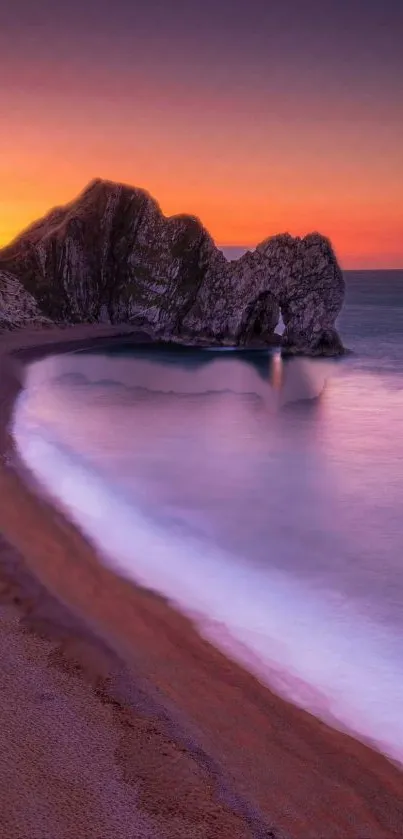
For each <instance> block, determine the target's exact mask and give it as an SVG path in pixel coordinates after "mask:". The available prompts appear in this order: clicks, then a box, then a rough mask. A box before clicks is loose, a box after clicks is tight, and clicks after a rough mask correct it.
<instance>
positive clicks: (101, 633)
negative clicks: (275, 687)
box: [0, 326, 403, 839]
mask: <svg viewBox="0 0 403 839" xmlns="http://www.w3.org/2000/svg"><path fill="white" fill-rule="evenodd" d="M124 332H125V330H122V329H119V330H118V329H116V328H109V327H92V326H80V327H72V328H71V329H70V328H69V329H63V330H46V331H44V332H38V331H36V332H35V333H34V332H31V333H28V332H21V333H11V334H9V335H5V336H3V337H2V339H1V343H0V372H1V383H0V388H1V394H0V395H1V409H0V410H1V414H0V423H1V428H0V446H1V451H0V455H1V466H0V497H1V504H0V532H1V533H2V535H3V538H2V541H1V543H0V557H1V565H0V592H1V612H0V613H1V616H2V628H1V636H0V646H1V648H2V659H3V673H4V674H5V678H4V679H3V683H2V690H1V692H0V702H1V711H2V714H3V720H5V721H6V722H5V723H4V724H3V727H2V734H1V737H2V740H3V742H2V749H1V753H2V755H4V758H3V760H2V763H1V769H2V789H4V790H6V788H7V793H3V796H2V802H1V817H2V830H3V832H2V836H4V837H5V839H8V837H10V839H23V838H24V837H30V839H42V837H47V836H49V837H52V839H58V838H59V837H66V839H67V837H69V836H71V835H72V834H73V833H74V835H80V836H84V837H87V836H88V837H102V838H103V837H105V838H106V837H108V836H111V837H112V836H117V835H118V836H119V837H120V836H121V837H126V836H127V837H137V836H138V837H148V836H150V837H151V836H152V837H159V836H161V837H182V836H183V837H200V839H202V838H203V837H207V838H208V837H215V836H217V837H224V839H225V837H228V839H230V838H231V837H234V839H236V837H238V836H239V837H253V838H254V837H256V838H257V837H259V839H260V837H262V839H263V837H272V839H274V837H275V838H276V839H280V837H291V839H294V837H295V839H297V837H298V838H299V837H301V839H305V838H307V837H312V839H331V837H352V838H353V837H354V839H355V837H357V839H384V837H385V839H386V837H392V836H395V837H397V836H401V835H402V827H401V826H402V824H403V776H402V773H401V770H400V768H399V767H397V766H394V765H393V764H392V763H391V762H390V761H388V760H387V759H386V758H385V757H384V756H382V755H381V754H379V753H378V752H376V751H375V750H371V749H370V748H369V747H367V746H365V745H363V744H362V743H360V742H358V741H357V740H355V739H354V738H352V737H350V736H348V735H346V734H343V733H340V732H338V731H336V730H333V729H331V728H330V727H328V726H327V725H325V724H324V723H322V722H320V721H319V720H317V719H316V718H315V717H313V716H312V715H310V714H309V713H307V712H305V711H303V710H301V709H298V708H296V707H294V706H293V705H291V704H289V703H287V702H286V701H285V700H283V699H281V698H279V697H277V696H276V695H274V694H273V693H271V692H270V690H268V689H267V688H266V687H264V686H263V685H262V684H260V682H259V681H258V680H257V679H255V678H254V677H253V676H252V675H250V674H249V673H248V672H247V671H246V670H243V669H242V668H241V667H240V666H239V665H237V664H235V663H233V662H232V661H229V660H228V659H227V658H225V657H224V655H222V653H220V652H219V651H218V650H216V649H215V648H214V647H213V646H212V645H210V644H209V643H208V642H207V641H205V640H203V639H202V638H201V637H200V636H199V635H198V633H197V632H196V630H195V628H194V627H193V625H192V624H191V622H190V621H189V620H188V619H187V618H185V617H184V616H182V615H180V614H179V613H177V612H175V611H174V610H173V609H172V607H171V606H170V605H169V604H168V603H167V602H166V600H165V599H164V598H162V597H160V596H158V595H156V594H155V593H153V592H150V591H146V590H144V589H142V588H140V587H137V586H135V585H134V584H133V583H132V582H129V581H127V580H125V579H122V578H120V577H118V576H116V575H115V574H114V573H113V572H112V571H111V570H110V569H108V568H107V567H105V566H104V565H102V564H101V563H100V561H99V559H98V557H97V555H96V552H95V550H94V549H93V548H92V546H91V545H90V544H89V543H88V542H87V540H86V539H85V538H84V536H83V535H82V534H81V533H80V532H79V531H78V529H77V528H76V527H75V526H73V524H72V523H71V522H69V521H68V520H66V519H65V518H64V517H63V515H62V514H61V513H60V512H59V511H58V510H57V509H56V508H55V507H54V506H53V504H52V503H51V502H50V501H46V500H45V499H44V497H41V496H40V495H39V494H38V493H37V492H36V490H35V482H34V481H32V479H30V476H29V475H28V473H27V471H26V469H25V468H24V467H23V465H22V464H21V463H19V462H18V458H17V456H16V452H15V450H14V446H13V438H12V435H11V434H10V420H11V417H12V410H13V404H14V401H15V399H16V397H17V395H18V393H19V391H20V389H21V386H22V384H23V366H24V365H25V364H27V363H29V361H30V360H33V359H36V358H39V357H43V356H45V355H47V354H49V353H51V352H56V351H57V352H62V351H68V350H69V349H70V350H71V349H75V348H79V347H80V346H88V345H89V344H91V342H94V344H95V343H100V342H102V341H103V340H110V337H111V335H114V334H117V333H122V334H123V333H124ZM126 332H130V330H126ZM135 339H136V336H135V335H134V336H133V340H135Z"/></svg>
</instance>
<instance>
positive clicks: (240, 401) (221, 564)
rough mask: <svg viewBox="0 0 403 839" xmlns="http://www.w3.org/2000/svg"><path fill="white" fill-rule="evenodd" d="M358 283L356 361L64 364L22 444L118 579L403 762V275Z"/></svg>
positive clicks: (348, 328)
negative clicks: (159, 597)
mask: <svg viewBox="0 0 403 839" xmlns="http://www.w3.org/2000/svg"><path fill="white" fill-rule="evenodd" d="M346 280H347V298H346V305H345V308H344V310H343V313H342V315H341V317H340V319H339V329H340V332H341V334H342V336H343V340H344V342H345V344H346V345H347V346H348V347H349V348H350V349H351V350H352V351H353V352H352V353H351V354H350V355H348V356H346V357H345V358H343V359H342V360H339V361H320V360H319V361H308V360H302V359H295V360H290V361H283V360H282V359H281V357H280V355H279V354H278V353H276V352H274V353H262V352H250V353H238V352H233V353H228V352H227V353H220V352H208V351H202V350H194V351H183V350H173V349H172V348H171V349H169V348H167V349H165V350H164V349H158V350H156V349H155V348H152V347H151V348H150V347H137V348H136V347H134V348H132V349H128V348H127V346H126V347H123V348H121V349H116V348H114V349H111V350H110V351H109V352H105V351H103V352H102V353H94V352H93V351H92V352H88V353H75V354H68V355H59V356H55V357H51V358H47V359H45V360H43V361H40V362H37V363H35V364H32V365H31V366H30V367H29V368H28V370H27V377H26V387H25V390H24V392H23V393H22V395H21V397H20V398H19V401H18V405H17V409H16V414H15V425H14V433H15V437H16V441H17V445H18V448H19V450H20V452H21V455H22V457H23V458H24V460H25V462H26V463H27V465H28V466H29V467H30V468H31V469H32V470H33V472H34V473H35V474H36V476H37V477H38V478H39V480H40V481H41V483H42V485H43V487H45V488H46V490H47V491H50V492H51V493H52V494H53V496H54V497H56V498H57V500H58V503H59V504H60V505H62V506H63V508H64V509H67V510H68V512H69V515H70V516H71V517H72V518H73V519H74V520H75V521H76V522H77V523H78V524H79V525H80V526H81V528H82V529H83V530H84V531H85V532H86V533H87V535H88V537H89V538H90V539H91V540H92V541H93V542H94V544H95V545H96V546H97V547H98V549H99V552H100V557H101V559H102V561H104V562H108V563H109V564H112V566H113V567H114V568H115V569H116V570H117V571H118V572H119V573H121V574H124V575H126V576H127V577H130V578H132V579H133V580H135V581H137V582H139V583H142V584H144V585H146V586H148V587H150V588H154V589H156V590H158V591H160V592H162V593H163V594H165V595H166V596H167V597H168V598H169V600H170V601H171V602H172V603H173V604H175V606H176V607H177V608H179V609H181V610H182V611H184V612H185V613H186V614H189V615H190V616H191V617H192V619H193V620H194V621H195V622H196V624H197V626H198V628H199V631H200V632H201V633H202V634H204V635H205V636H207V637H208V638H209V639H210V640H212V641H213V643H215V644H216V645H217V646H219V647H220V648H222V649H224V651H225V652H226V653H227V654H228V655H230V656H232V657H233V658H236V659H237V660H240V661H241V662H242V663H243V664H244V665H245V666H246V667H248V668H249V669H250V670H251V671H252V672H253V673H255V674H256V675H257V676H258V678H260V679H261V680H262V681H263V682H265V683H267V684H268V685H269V686H270V687H272V688H274V689H275V690H276V691H278V692H279V693H281V694H283V695H285V696H286V697H288V698H289V699H291V700H292V701H294V702H295V703H297V704H299V705H301V706H303V707H305V708H307V709H308V710H310V711H312V712H313V713H314V714H316V715H318V716H320V717H322V718H323V719H325V720H327V721H329V722H331V723H332V724H334V725H337V726H338V727H340V728H343V729H346V730H349V731H351V732H354V733H355V734H356V736H358V737H361V738H362V739H364V740H366V741H369V742H371V743H373V744H375V745H376V746H377V747H378V748H379V749H380V750H382V751H384V752H385V753H386V754H387V755H389V756H391V757H392V758H395V759H396V760H398V761H400V762H403V647H402V637H403V442H402V422H403V272H373V273H371V272H355V273H353V272H351V273H348V274H347V275H346Z"/></svg>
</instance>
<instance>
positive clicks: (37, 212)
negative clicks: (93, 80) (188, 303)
mask: <svg viewBox="0 0 403 839" xmlns="http://www.w3.org/2000/svg"><path fill="white" fill-rule="evenodd" d="M154 98H155V97H154ZM141 101H142V105H143V106H144V107H143V110H142V111H141V118H140V117H139V116H138V115H137V114H136V112H134V113H133V114H132V113H131V112H130V111H128V110H127V97H126V94H124V93H122V94H121V95H120V94H118V93H116V92H115V94H114V96H113V98H111V99H110V100H108V99H103V98H102V97H101V96H100V95H98V97H94V98H93V99H91V100H88V99H87V98H86V97H84V98H83V99H80V96H79V94H78V93H76V95H75V98H74V100H71V101H69V100H68V99H66V101H64V100H63V99H62V102H61V101H60V99H57V97H56V94H54V92H52V91H50V92H47V93H46V96H45V95H44V96H43V99H42V100H41V101H39V102H38V101H36V102H35V105H33V103H32V100H31V99H30V97H29V95H28V94H27V95H26V96H25V94H24V93H21V92H20V93H19V94H18V95H16V94H15V93H14V94H13V96H12V95H11V94H7V93H5V92H4V91H3V92H1V93H0V107H2V109H3V112H7V113H8V114H9V117H8V131H7V133H4V134H2V135H1V136H0V246H4V245H6V244H7V243H8V242H10V241H11V240H12V239H13V238H14V237H16V236H17V235H18V234H19V233H20V232H21V231H22V230H23V229H24V228H26V227H27V226H28V225H29V224H31V223H32V222H33V221H35V220H36V219H37V218H40V217H41V216H43V215H45V214H46V213H47V212H48V211H49V210H50V209H51V208H52V207H54V206H56V205H61V204H64V203H67V202H68V201H71V200H72V199H73V198H75V197H76V196H77V195H78V194H79V193H80V192H81V191H82V189H84V187H85V186H86V185H87V183H88V182H89V181H90V180H92V179H93V178H94V177H101V178H105V179H109V180H115V181H121V182H124V183H127V184H132V185H133V186H140V187H142V188H145V189H147V190H148V191H149V192H150V193H151V194H152V195H153V196H154V197H155V198H156V199H157V200H158V202H159V203H160V206H161V208H162V210H163V212H164V213H165V214H167V215H172V214H175V213H183V212H186V213H191V214H193V215H197V216H198V217H199V218H200V219H201V221H202V223H203V224H204V225H205V227H206V228H207V229H208V230H209V232H210V233H211V235H212V236H213V238H214V239H215V241H216V242H217V243H219V244H220V245H224V244H225V245H227V246H230V245H233V246H239V247H243V246H244V247H249V248H253V247H254V246H255V245H256V244H257V243H258V242H260V241H262V240H263V239H265V238H267V237H268V236H271V235H275V234H276V233H282V232H286V231H287V232H289V233H291V234H292V235H305V234H306V233H308V232H310V231H313V230H318V231H319V232H321V233H323V234H324V235H326V236H328V237H329V238H330V239H331V241H332V244H333V247H334V249H335V251H336V254H337V256H338V258H339V260H340V263H341V265H342V267H344V268H360V267H362V268H370V267H373V268H377V267H378V268H380V267H384V268H394V267H395V268H401V267H403V237H402V231H403V200H402V193H401V186H400V185H401V183H403V156H402V155H401V149H400V144H399V134H397V133H395V132H393V131H390V128H388V130H386V129H385V130H383V129H382V126H381V127H380V128H379V130H378V134H377V135H376V137H375V135H371V134H370V128H371V126H370V124H369V123H368V121H367V120H368V119H369V117H368V115H367V114H363V116H362V119H361V121H360V120H359V119H357V121H356V122H355V123H353V122H346V118H345V114H344V115H343V112H342V109H341V108H340V109H337V108H335V115H334V116H333V117H332V119H331V118H330V117H329V120H328V122H327V123H324V122H323V121H322V122H320V121H319V120H318V119H317V118H316V120H315V112H314V106H313V105H312V108H313V110H312V114H311V117H310V118H307V119H305V120H303V119H302V117H300V116H299V115H298V114H297V116H295V118H294V119H295V124H293V123H292V117H291V118H290V121H289V122H284V121H282V120H281V119H278V120H277V121H276V120H274V119H272V117H271V115H270V113H268V112H265V111H264V110H262V113H261V114H259V117H256V119H255V121H253V120H251V119H249V118H248V113H247V110H245V109H246V105H245V106H243V105H242V103H241V104H240V106H239V109H238V110H237V109H234V108H233V107H232V110H231V108H229V106H225V102H221V101H219V100H217V103H213V102H210V104H208V103H202V104H203V106H204V108H205V111H204V112H203V113H201V114H200V113H199V112H198V109H199V108H200V102H198V103H197V107H193V110H191V108H192V104H191V103H190V102H189V101H188V100H186V102H185V103H184V102H182V100H180V101H179V102H176V103H175V102H169V103H168V104H169V107H168V105H166V104H164V102H163V101H162V100H161V104H160V107H159V108H158V107H156V106H155V102H154V103H153V106H152V107H151V106H149V107H148V110H147V107H146V105H145V104H144V101H145V99H144V95H143V96H142V100H141ZM252 104H253V103H252ZM248 107H250V108H251V107H252V106H251V105H248ZM279 107H280V106H279ZM106 112H107V118H106ZM249 116H250V115H249ZM162 129H163V130H162ZM368 135H370V138H371V141H370V143H369V144H368V139H367V138H368Z"/></svg>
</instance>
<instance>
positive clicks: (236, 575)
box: [15, 400, 403, 762]
mask: <svg viewBox="0 0 403 839" xmlns="http://www.w3.org/2000/svg"><path fill="white" fill-rule="evenodd" d="M22 404H23V402H22V400H21V401H20V405H22ZM15 437H16V442H17V445H18V448H19V450H20V453H21V455H22V457H23V459H24V460H25V462H26V463H27V465H28V466H29V468H30V469H32V470H33V472H34V473H35V474H36V475H37V476H38V477H39V478H40V480H41V481H42V482H43V484H44V486H45V487H46V488H47V489H48V490H49V491H50V492H51V493H53V494H54V496H55V497H56V498H57V499H58V500H59V502H60V503H61V504H62V505H63V506H64V507H65V508H66V509H68V510H69V512H70V515H71V517H72V518H73V519H74V520H75V521H76V522H77V524H79V525H80V526H81V527H82V529H83V530H84V532H85V533H86V534H87V535H88V537H89V538H90V539H91V540H92V541H93V542H94V544H96V545H97V546H98V549H99V551H100V553H101V555H102V557H103V559H104V561H105V562H107V563H108V564H110V565H111V566H112V567H114V568H115V569H116V570H117V571H118V572H119V573H121V574H123V575H126V576H127V577H130V578H132V579H134V580H135V581H137V582H138V583H140V584H143V585H145V586H147V587H149V588H152V589H154V590H156V591H159V592H161V593H163V594H165V595H166V596H167V597H168V598H169V599H170V600H171V601H172V603H173V604H175V605H176V606H177V607H178V608H179V609H181V610H182V611H183V612H185V613H186V614H188V615H191V616H192V617H193V619H194V620H195V621H196V623H197V625H198V627H199V629H200V631H201V632H202V633H203V634H204V635H205V636H207V637H209V638H210V639H212V640H213V642H214V643H215V644H216V645H217V646H218V647H221V648H222V649H223V650H224V651H225V652H227V653H228V654H230V655H231V656H232V657H234V658H236V659H238V660H240V661H241V662H242V663H243V664H245V665H246V666H247V667H248V668H249V669H250V670H251V671H252V672H254V673H255V674H256V675H258V677H259V678H260V679H261V680H262V681H265V682H266V683H267V684H268V685H269V686H272V687H274V688H275V689H276V690H278V691H279V692H281V693H283V694H284V695H286V696H287V697H288V698H289V699H291V700H292V701H294V702H295V703H297V704H299V705H301V706H303V707H305V708H307V709H308V710H310V711H312V712H313V713H314V714H316V715H318V716H320V717H322V718H323V719H325V720H327V721H330V722H333V723H335V722H336V723H337V724H338V725H339V726H340V727H342V728H346V729H348V730H351V731H353V732H355V733H356V734H357V735H358V736H360V737H361V738H363V739H367V740H369V741H372V742H374V743H375V744H377V746H378V747H379V748H380V750H382V751H384V752H385V753H386V754H388V755H389V756H390V757H392V758H394V759H396V760H398V761H401V762H403V715H402V713H401V697H402V695H403V665H402V661H401V654H400V642H399V639H397V638H394V637H393V635H392V633H391V631H390V630H388V629H387V627H385V626H383V625H379V624H373V623H371V622H370V620H367V619H366V618H365V617H363V616H359V617H358V616H357V614H355V613H354V611H353V610H352V607H351V605H350V604H349V603H348V601H346V600H345V599H344V598H343V597H342V596H341V595H336V594H334V595H332V594H331V593H329V592H328V591H327V592H321V591H320V590H319V589H318V588H315V590H313V589H310V588H309V587H308V586H306V585H304V583H303V582H301V581H300V580H297V579H296V578H295V577H293V576H292V574H288V573H283V572H281V571H279V570H276V569H274V568H270V567H265V568H259V567H256V566H253V565H250V564H247V562H246V561H245V562H244V561H243V560H242V557H235V556H233V555H231V554H230V553H227V552H225V551H223V550H219V549H217V547H215V546H214V545H213V544H211V543H209V542H208V541H207V540H206V541H201V540H200V539H196V538H194V536H192V535H191V533H190V532H189V533H188V532H187V531H186V528H184V527H177V528H175V527H172V528H171V527H170V528H167V527H163V526H161V524H160V523H159V522H158V520H157V519H156V518H154V517H151V516H147V515H146V514H144V513H142V512H141V511H140V510H139V509H136V508H135V507H134V506H133V503H129V501H128V499H127V498H125V496H124V495H123V494H122V491H121V490H119V488H117V487H116V486H113V485H112V484H111V483H110V482H108V483H106V482H105V481H103V480H102V479H101V478H100V476H99V475H98V474H97V472H96V471H95V470H94V469H93V468H90V467H89V466H87V465H86V464H85V463H84V462H83V460H82V459H80V458H79V457H77V456H76V455H74V454H73V453H72V452H71V451H69V450H68V449H66V448H65V447H63V446H61V445H60V443H59V441H58V440H57V439H56V438H55V437H54V436H53V435H52V433H51V432H50V431H47V429H46V427H45V425H44V424H43V423H42V422H41V424H40V426H35V423H33V422H32V418H31V420H27V418H26V417H25V418H24V412H23V411H18V410H17V414H16V422H15ZM272 550H273V551H275V545H273V546H272Z"/></svg>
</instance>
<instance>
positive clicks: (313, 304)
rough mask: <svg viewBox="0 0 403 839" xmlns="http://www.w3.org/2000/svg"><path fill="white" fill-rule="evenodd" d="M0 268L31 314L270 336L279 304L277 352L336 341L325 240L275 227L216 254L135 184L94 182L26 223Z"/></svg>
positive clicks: (335, 345) (227, 338)
mask: <svg viewBox="0 0 403 839" xmlns="http://www.w3.org/2000/svg"><path fill="white" fill-rule="evenodd" d="M5 278H8V279H7V283H8V284H9V285H10V283H11V282H13V283H15V284H16V286H18V288H19V289H20V290H21V294H22V295H25V298H24V299H25V304H24V305H25V309H27V306H28V301H30V303H29V306H31V308H30V313H31V314H32V320H33V321H35V319H36V318H37V319H38V320H39V321H40V319H41V318H42V319H43V320H44V321H47V320H48V319H49V320H50V321H53V322H57V323H60V322H62V323H78V322H99V321H101V322H111V323H115V324H117V323H123V322H124V323H133V324H136V325H140V324H142V325H144V326H148V327H150V328H151V330H152V331H153V333H154V334H155V335H157V336H158V337H160V338H170V339H174V340H183V341H186V340H187V341H189V342H195V343H199V342H201V343H202V342H209V343H222V344H234V345H256V344H259V343H260V344H270V343H271V342H273V333H274V330H275V327H276V325H277V322H278V319H279V314H280V311H281V313H282V316H283V320H284V324H285V333H284V336H283V346H284V348H285V349H286V350H287V351H289V352H303V353H307V354H332V355H333V354H338V353H340V352H342V345H341V342H340V340H339V338H338V335H337V332H336V331H335V328H334V323H335V319H336V317H337V315H338V313H339V311H340V309H341V306H342V303H343V297H344V281H343V277H342V274H341V271H340V268H339V266H338V264H337V261H336V258H335V256H334V253H333V251H332V248H331V245H330V243H329V242H328V241H327V239H324V238H323V237H322V236H320V235H319V234H317V233H314V234H312V235H310V236H307V237H305V238H304V239H299V238H296V239H293V238H292V237H291V236H289V235H288V234H286V235H282V236H275V237H274V238H271V239H267V240H266V241H264V242H262V243H261V244H260V245H259V246H258V247H257V248H256V250H255V251H254V252H253V253H247V254H245V255H244V256H242V257H241V258H240V259H238V260H236V261H232V262H228V261H227V260H226V258H225V257H224V255H223V254H222V253H221V251H220V250H219V249H218V248H217V247H216V246H215V244H214V242H213V240H212V239H211V237H210V236H209V234H208V233H207V231H206V230H205V229H204V228H203V226H202V225H201V223H200V222H199V221H198V219H196V218H193V217H191V216H174V217H171V218H166V217H165V216H164V215H163V214H162V212H161V210H160V208H159V206H158V204H157V203H156V201H154V199H153V198H151V196H149V195H148V194H147V193H146V192H144V191H143V190H140V189H131V188H130V187H127V186H123V185H121V184H114V183H109V182H105V181H94V182H92V183H91V184H90V185H89V186H88V187H87V188H86V189H85V190H84V192H83V193H82V194H81V195H80V196H79V197H78V198H77V200H75V201H73V202H72V203H71V204H68V205H66V206H65V207H61V208H56V209H55V210H52V212H51V213H49V214H48V215H47V216H46V217H45V218H44V219H42V220H40V221H39V222H37V223H36V224H34V225H32V227H30V228H29V229H28V230H26V231H25V232H24V233H23V234H22V235H21V236H20V237H19V238H18V239H16V240H15V241H14V242H13V243H12V244H11V245H10V246H9V247H7V248H5V249H3V251H0V290H1V288H2V286H3V285H4V283H5V282H6V279H5ZM0 303H1V298H0ZM29 306H28V309H29ZM31 314H30V316H31ZM16 320H18V317H17V310H16ZM0 325H1V320H0Z"/></svg>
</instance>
